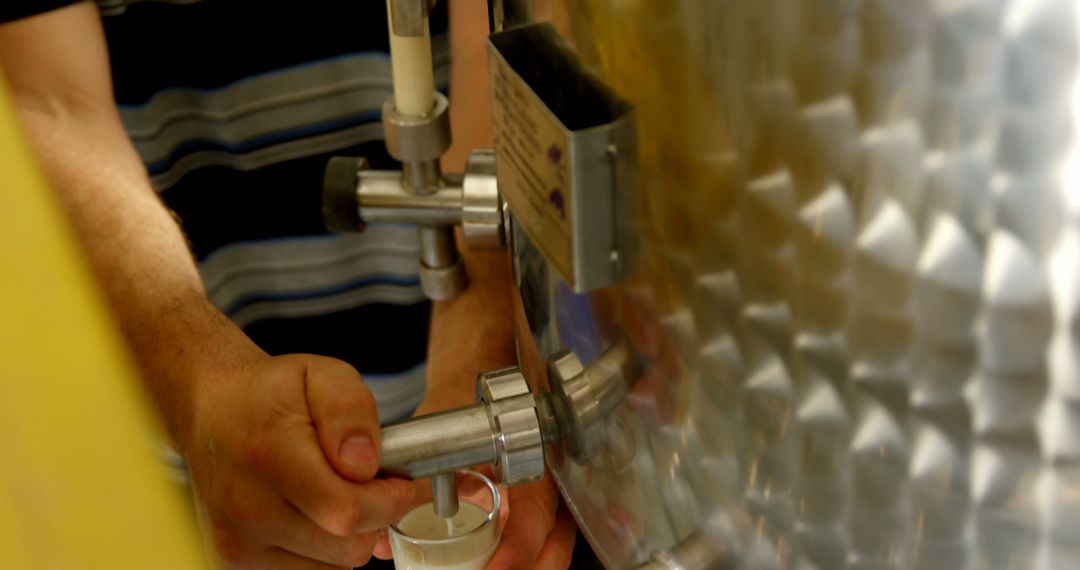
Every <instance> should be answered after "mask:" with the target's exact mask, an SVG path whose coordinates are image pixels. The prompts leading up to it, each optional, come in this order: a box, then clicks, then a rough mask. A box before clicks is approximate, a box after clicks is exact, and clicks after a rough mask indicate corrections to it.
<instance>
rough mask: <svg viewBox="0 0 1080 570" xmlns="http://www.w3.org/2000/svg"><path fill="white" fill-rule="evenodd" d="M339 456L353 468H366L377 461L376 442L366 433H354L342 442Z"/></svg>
mask: <svg viewBox="0 0 1080 570" xmlns="http://www.w3.org/2000/svg"><path fill="white" fill-rule="evenodd" d="M338 458H339V459H341V462H342V463H344V464H345V465H347V466H349V467H352V468H353V469H364V468H366V467H368V466H369V465H371V464H372V463H375V444H373V443H371V438H370V437H368V436H366V435H354V436H351V437H349V438H348V439H346V440H345V441H343V442H341V449H339V450H338Z"/></svg>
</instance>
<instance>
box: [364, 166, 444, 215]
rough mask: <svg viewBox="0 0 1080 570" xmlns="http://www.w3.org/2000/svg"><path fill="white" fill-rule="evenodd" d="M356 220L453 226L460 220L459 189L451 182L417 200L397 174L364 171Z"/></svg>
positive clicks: (417, 196) (392, 172)
mask: <svg viewBox="0 0 1080 570" xmlns="http://www.w3.org/2000/svg"><path fill="white" fill-rule="evenodd" d="M358 197H359V200H358V202H359V212H360V219H361V220H363V221H364V222H365V223H378V222H388V223H399V224H416V225H454V224H459V223H461V219H462V209H461V202H462V188H461V184H460V182H458V183H457V184H455V183H454V182H453V181H451V180H447V181H444V184H443V185H442V186H441V187H440V188H438V189H437V190H435V191H434V192H432V193H430V194H427V195H424V196H419V195H417V194H414V193H411V192H409V191H408V190H407V189H406V188H405V186H404V185H403V184H402V175H401V173H400V172H397V171H392V170H368V171H365V172H361V173H360V182H359V189H358Z"/></svg>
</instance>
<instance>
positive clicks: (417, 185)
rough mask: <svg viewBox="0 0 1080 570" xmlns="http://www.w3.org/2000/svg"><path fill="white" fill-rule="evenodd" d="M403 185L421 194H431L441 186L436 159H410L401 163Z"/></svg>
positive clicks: (439, 171)
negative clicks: (403, 177) (403, 178)
mask: <svg viewBox="0 0 1080 570" xmlns="http://www.w3.org/2000/svg"><path fill="white" fill-rule="evenodd" d="M401 171H402V174H403V175H404V176H405V185H406V186H407V187H408V189H409V190H410V191H412V192H413V193H415V194H419V195H421V196H423V195H426V194H431V193H432V192H435V191H436V190H438V189H439V187H440V186H442V170H441V169H440V168H439V161H438V160H410V161H405V162H404V163H402V165H401Z"/></svg>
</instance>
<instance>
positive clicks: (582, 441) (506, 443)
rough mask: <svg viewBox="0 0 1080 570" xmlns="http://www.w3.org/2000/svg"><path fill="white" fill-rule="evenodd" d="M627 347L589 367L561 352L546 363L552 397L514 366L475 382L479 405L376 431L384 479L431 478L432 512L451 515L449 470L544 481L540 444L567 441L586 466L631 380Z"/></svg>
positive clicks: (516, 481)
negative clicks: (486, 468) (490, 469)
mask: <svg viewBox="0 0 1080 570" xmlns="http://www.w3.org/2000/svg"><path fill="white" fill-rule="evenodd" d="M636 369H637V362H636V360H635V359H634V357H633V354H632V351H631V350H630V348H629V346H628V345H626V344H625V343H623V342H619V343H616V344H615V345H613V346H612V347H610V348H609V349H608V350H606V351H605V352H604V353H603V354H601V355H600V357H599V358H598V359H597V360H596V361H594V362H592V363H590V364H589V365H588V366H582V365H581V363H580V361H578V360H577V357H575V356H573V355H572V354H570V353H564V354H561V355H558V356H557V357H556V358H554V359H553V360H552V362H551V364H550V373H549V374H550V378H551V381H552V384H553V386H552V392H542V393H538V394H536V393H533V392H532V391H531V390H530V389H529V384H528V382H527V381H526V380H525V377H524V375H523V374H522V373H521V370H519V369H518V368H517V367H512V368H504V369H501V370H496V371H494V372H485V373H483V374H481V375H480V376H479V378H477V395H478V397H479V400H480V402H479V403H477V404H474V405H472V406H467V407H464V408H458V409H454V410H449V411H446V412H441V413H437V414H430V415H426V416H420V417H416V418H413V419H410V420H406V421H404V422H400V423H396V424H392V425H389V426H386V427H384V428H383V431H382V457H381V463H380V467H381V470H382V472H383V473H385V474H387V475H391V476H398V477H406V478H412V479H419V478H424V477H432V478H433V480H432V492H433V495H434V496H433V501H434V503H435V511H436V513H438V514H439V515H441V516H444V517H446V516H452V515H453V514H454V513H455V512H456V511H457V504H456V496H457V495H456V490H455V488H454V472H455V471H457V470H458V469H464V468H467V467H473V466H476V465H492V466H494V470H495V475H496V477H497V478H498V479H499V481H500V482H502V483H503V484H504V485H506V486H507V487H513V486H515V485H521V484H524V483H531V482H534V481H538V480H540V479H541V478H543V476H544V445H545V444H549V443H551V444H559V443H561V442H563V441H566V442H567V444H568V446H569V448H570V449H571V453H572V455H573V457H574V459H575V460H577V461H579V462H585V461H587V460H588V459H589V458H591V457H592V456H593V455H595V454H596V453H597V452H598V451H599V450H600V449H602V448H603V444H604V441H603V433H604V430H603V429H602V426H603V420H604V419H605V418H606V417H608V415H609V414H610V413H611V411H612V410H614V409H615V407H616V406H617V405H618V404H619V403H620V402H621V401H622V400H623V397H624V395H625V394H626V386H627V383H628V382H629V381H630V379H632V378H635V377H636Z"/></svg>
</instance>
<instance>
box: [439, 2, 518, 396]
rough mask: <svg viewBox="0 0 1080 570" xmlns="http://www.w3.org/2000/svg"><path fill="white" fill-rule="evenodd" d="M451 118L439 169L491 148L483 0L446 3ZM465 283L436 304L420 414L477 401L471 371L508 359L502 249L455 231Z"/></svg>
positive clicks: (510, 341) (457, 166)
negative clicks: (482, 246) (472, 246)
mask: <svg viewBox="0 0 1080 570" xmlns="http://www.w3.org/2000/svg"><path fill="white" fill-rule="evenodd" d="M449 9H450V25H451V30H450V49H451V56H452V63H453V69H452V71H451V76H450V120H451V125H452V127H453V130H454V144H453V146H451V148H450V150H449V151H448V152H447V154H446V155H445V156H444V157H443V168H444V169H445V170H446V171H448V172H461V171H462V170H463V169H464V167H465V161H466V159H467V158H468V155H469V152H470V151H472V150H473V149H476V148H491V145H492V135H491V111H490V105H489V103H488V99H489V95H488V91H487V84H488V82H487V51H486V41H487V12H486V7H485V3H483V2H451V3H450V6H449ZM457 242H458V247H459V248H460V249H461V251H462V255H463V257H464V260H465V269H466V272H467V273H468V275H469V286H468V288H466V290H465V291H464V292H462V293H461V294H460V295H458V296H457V297H455V298H454V299H451V300H449V301H440V302H437V303H435V308H434V310H433V313H432V322H431V339H430V342H429V344H428V363H429V371H428V397H427V399H426V400H425V401H424V404H423V405H422V406H421V407H420V410H418V413H425V412H431V411H436V410H440V409H445V408H448V407H452V406H462V405H466V404H470V403H472V402H474V401H475V400H476V396H475V394H476V392H475V389H474V382H475V380H476V375H477V374H478V373H480V372H484V371H487V370H494V369H497V368H503V367H506V366H510V365H512V364H514V362H515V358H514V335H513V318H512V314H513V313H512V311H511V309H512V305H511V294H512V291H513V289H512V283H511V279H510V265H509V260H508V258H507V256H506V252H480V251H472V250H469V249H468V248H467V247H465V246H464V244H463V243H462V240H461V232H460V231H459V232H458V240H457Z"/></svg>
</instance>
